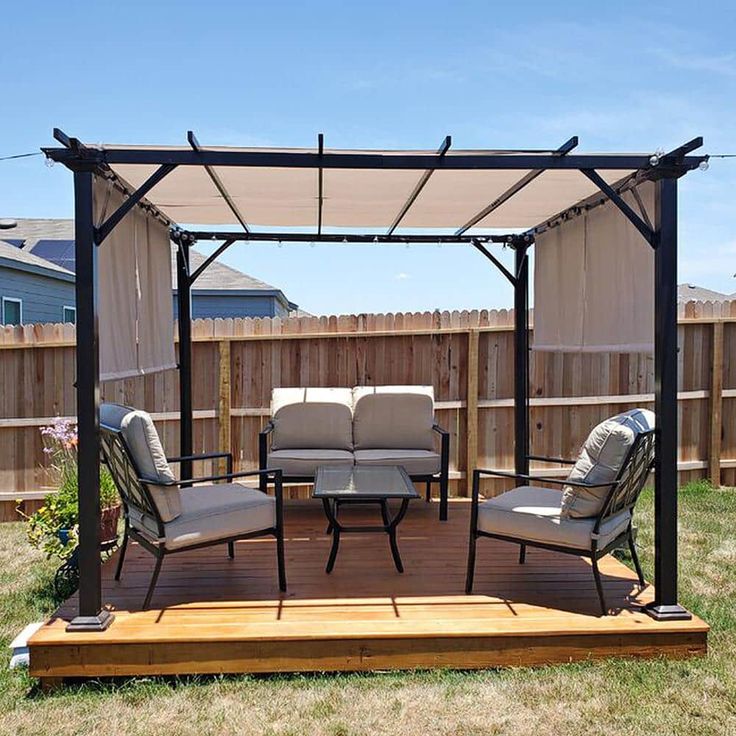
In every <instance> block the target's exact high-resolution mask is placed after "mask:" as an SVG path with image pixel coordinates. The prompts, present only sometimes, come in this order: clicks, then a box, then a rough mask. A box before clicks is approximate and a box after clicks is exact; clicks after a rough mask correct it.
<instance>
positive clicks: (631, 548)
mask: <svg viewBox="0 0 736 736" xmlns="http://www.w3.org/2000/svg"><path fill="white" fill-rule="evenodd" d="M629 552H631V559H632V560H633V561H634V567H635V568H636V574H637V575H638V577H639V585H641V587H642V588H643V587H644V586H645V585H646V581H645V580H644V573H643V572H642V569H641V564H640V563H639V555H637V554H636V545H635V544H634V538H633V537H632V536H631V533H629Z"/></svg>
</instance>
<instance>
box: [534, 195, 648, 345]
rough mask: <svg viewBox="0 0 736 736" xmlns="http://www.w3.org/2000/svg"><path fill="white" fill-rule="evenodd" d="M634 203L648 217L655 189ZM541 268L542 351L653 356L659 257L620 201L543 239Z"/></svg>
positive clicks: (537, 268) (538, 313) (537, 279)
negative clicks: (656, 268) (656, 269)
mask: <svg viewBox="0 0 736 736" xmlns="http://www.w3.org/2000/svg"><path fill="white" fill-rule="evenodd" d="M638 195H639V199H640V200H641V204H642V205H643V212H642V208H641V207H640V206H639V202H638V200H637V198H636V197H635V196H634V194H633V193H632V192H627V193H625V194H624V199H625V200H626V202H627V203H628V204H629V205H630V206H631V207H632V209H634V211H636V212H637V213H641V214H642V215H643V216H644V218H645V219H648V220H650V221H651V220H652V219H653V213H654V184H653V183H652V182H646V183H644V184H641V185H640V186H639V187H638ZM534 250H535V254H534V255H535V265H534V344H533V348H534V349H535V350H547V351H561V352H626V353H633V352H651V351H652V350H653V349H654V251H653V250H652V248H651V247H650V246H649V244H648V243H647V242H646V241H645V240H644V239H643V238H642V236H641V234H640V233H639V232H638V230H636V228H635V227H634V226H633V225H632V224H631V223H630V222H629V220H628V219H627V218H626V217H625V216H624V214H623V213H622V212H621V211H620V210H619V209H618V208H617V207H616V205H615V204H613V202H606V203H605V204H603V205H600V206H598V207H594V208H593V209H591V210H588V211H586V212H584V213H583V214H581V215H579V216H578V217H576V218H574V219H572V220H568V221H567V222H563V223H561V224H560V225H558V226H556V227H553V228H549V229H548V230H546V231H544V232H542V233H540V234H538V235H537V236H536V239H535V249H534Z"/></svg>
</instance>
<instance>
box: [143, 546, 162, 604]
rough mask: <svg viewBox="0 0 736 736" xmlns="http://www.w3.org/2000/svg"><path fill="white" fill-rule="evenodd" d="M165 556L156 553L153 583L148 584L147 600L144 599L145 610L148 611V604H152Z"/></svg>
mask: <svg viewBox="0 0 736 736" xmlns="http://www.w3.org/2000/svg"><path fill="white" fill-rule="evenodd" d="M163 561H164V556H163V555H156V566H155V567H154V568H153V575H152V576H151V583H150V585H149V586H148V593H146V600H145V601H143V610H144V611H147V610H148V606H149V605H150V604H151V598H153V590H154V588H155V587H156V582H157V581H158V574H159V573H160V572H161V565H162V564H163Z"/></svg>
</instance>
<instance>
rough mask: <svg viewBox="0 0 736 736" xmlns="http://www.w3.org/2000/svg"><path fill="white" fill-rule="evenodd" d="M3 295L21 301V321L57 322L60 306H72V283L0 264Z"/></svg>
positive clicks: (59, 316)
mask: <svg viewBox="0 0 736 736" xmlns="http://www.w3.org/2000/svg"><path fill="white" fill-rule="evenodd" d="M4 296H5V297H11V298H13V299H21V300H22V301H23V323H24V324H30V323H32V322H61V321H62V315H63V308H64V307H65V306H69V307H73V306H74V283H73V282H71V281H62V280H60V279H55V278H52V277H49V276H42V275H40V274H35V273H28V272H26V271H16V270H15V269H10V268H0V298H1V297H4ZM1 321H2V314H1V313H0V322H1Z"/></svg>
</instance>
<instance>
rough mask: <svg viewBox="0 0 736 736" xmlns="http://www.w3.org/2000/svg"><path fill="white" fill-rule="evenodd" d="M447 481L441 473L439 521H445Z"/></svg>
mask: <svg viewBox="0 0 736 736" xmlns="http://www.w3.org/2000/svg"><path fill="white" fill-rule="evenodd" d="M447 506H448V480H447V476H446V475H445V474H444V473H443V474H442V477H441V478H440V521H447Z"/></svg>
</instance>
